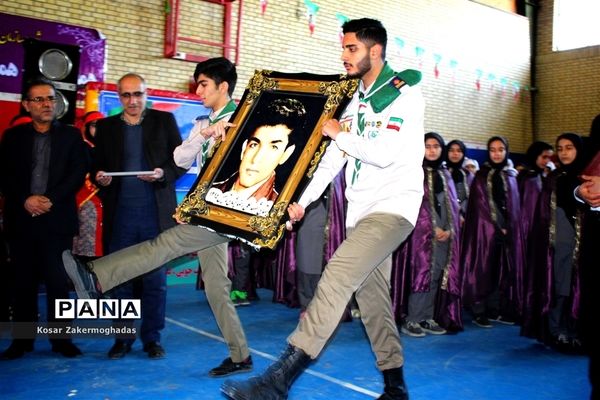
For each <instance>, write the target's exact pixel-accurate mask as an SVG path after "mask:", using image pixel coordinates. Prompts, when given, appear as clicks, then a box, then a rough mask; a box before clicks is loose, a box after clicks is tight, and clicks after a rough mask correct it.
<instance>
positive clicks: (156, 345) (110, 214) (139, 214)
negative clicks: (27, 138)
mask: <svg viewBox="0 0 600 400" xmlns="http://www.w3.org/2000/svg"><path fill="white" fill-rule="evenodd" d="M117 90H118V92H119V99H120V100H121V104H122V105H123V112H122V113H120V114H118V115H114V116H112V117H109V118H105V119H102V120H99V121H98V122H97V124H96V147H95V154H94V166H93V171H92V173H93V175H94V176H95V178H96V181H97V182H98V184H99V186H100V196H101V197H102V202H103V205H104V217H103V218H104V221H103V228H104V234H103V236H104V238H103V239H104V244H105V248H107V249H108V251H109V252H110V253H112V252H115V251H117V250H120V249H122V248H125V247H128V246H131V245H133V244H136V243H140V242H143V241H144V240H148V239H153V238H154V237H156V236H157V235H158V234H159V233H160V232H162V231H164V230H166V229H168V228H170V227H172V226H174V225H175V221H174V220H173V218H172V217H171V216H172V214H173V210H174V209H175V207H176V205H177V200H176V197H175V181H176V180H177V178H179V177H180V176H181V175H182V174H184V173H185V169H182V168H178V167H177V166H176V165H175V162H174V161H173V150H175V148H176V147H177V146H179V145H180V144H181V136H180V134H179V129H178V128H177V124H176V122H175V118H174V117H173V115H172V114H171V113H168V112H164V111H158V110H152V109H147V108H146V101H147V94H146V83H145V81H144V79H143V78H142V77H141V76H140V75H137V74H131V73H130V74H126V75H124V76H123V77H122V78H121V79H119V82H118V84H117ZM143 171H145V172H148V174H141V173H138V172H143ZM111 172H120V173H123V172H128V173H131V172H133V173H132V174H131V175H126V176H111V175H110V173H111ZM115 292H116V293H115V295H116V297H119V298H134V297H136V298H141V299H142V326H141V334H140V336H141V339H142V342H143V345H144V351H145V352H147V353H148V356H149V357H150V358H162V357H164V355H165V351H164V349H163V348H162V346H161V344H160V330H162V329H163V328H164V324H165V305H166V269H165V268H164V267H162V268H159V269H157V270H155V271H153V272H151V273H149V274H146V275H145V276H143V277H141V278H140V279H137V280H136V281H133V282H131V283H128V284H126V285H123V286H122V287H120V288H119V289H117V290H116V291H115ZM133 340H134V339H133V338H118V339H117V340H116V341H115V343H114V345H113V346H112V348H111V349H110V351H109V352H108V356H109V358H112V359H118V358H122V357H124V356H125V354H127V353H128V352H129V351H130V350H131V344H132V343H133Z"/></svg>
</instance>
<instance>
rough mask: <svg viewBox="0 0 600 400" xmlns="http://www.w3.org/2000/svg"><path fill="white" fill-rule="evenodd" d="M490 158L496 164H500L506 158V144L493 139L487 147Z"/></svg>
mask: <svg viewBox="0 0 600 400" xmlns="http://www.w3.org/2000/svg"><path fill="white" fill-rule="evenodd" d="M488 152H489V154H490V160H492V162H494V163H496V164H500V163H501V162H502V161H504V159H505V158H506V146H504V143H502V141H501V140H494V141H493V142H492V143H490V147H489V148H488Z"/></svg>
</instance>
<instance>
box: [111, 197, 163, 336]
mask: <svg viewBox="0 0 600 400" xmlns="http://www.w3.org/2000/svg"><path fill="white" fill-rule="evenodd" d="M159 231H160V229H159V226H158V217H157V211H156V207H152V206H150V207H140V206H134V207H127V205H121V206H119V207H118V208H117V211H116V215H115V223H114V228H113V232H112V235H111V241H110V244H109V251H110V252H111V253H114V252H115V251H117V250H120V249H123V248H125V247H129V246H132V245H134V244H137V243H141V242H144V241H146V240H149V239H154V238H155V237H156V236H157V235H158V234H159ZM111 297H112V298H118V299H132V298H134V299H141V303H142V326H141V331H140V337H141V339H142V343H144V344H146V343H148V342H153V341H155V342H159V341H160V331H161V330H162V329H163V328H164V327H165V306H166V301H167V274H166V268H165V266H162V267H161V268H159V269H156V270H154V271H152V272H150V273H148V274H145V275H143V276H141V277H140V278H137V279H135V280H133V281H131V282H127V283H125V284H123V285H121V286H119V287H117V288H115V289H113V290H112V291H111ZM128 324H130V322H124V321H118V322H117V323H116V325H119V326H125V325H128ZM128 341H129V342H133V340H132V339H128Z"/></svg>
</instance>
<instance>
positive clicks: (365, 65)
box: [348, 53, 371, 79]
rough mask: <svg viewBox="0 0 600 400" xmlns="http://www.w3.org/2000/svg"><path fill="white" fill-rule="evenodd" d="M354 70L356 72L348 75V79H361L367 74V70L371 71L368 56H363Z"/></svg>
mask: <svg viewBox="0 0 600 400" xmlns="http://www.w3.org/2000/svg"><path fill="white" fill-rule="evenodd" d="M356 68H357V69H358V71H356V72H355V73H353V74H348V77H349V78H353V79H354V78H359V79H360V78H362V77H363V76H364V75H365V74H366V73H367V72H369V70H371V59H370V58H369V54H368V53H367V55H366V56H364V57H363V58H362V60H360V61H359V62H358V64H356Z"/></svg>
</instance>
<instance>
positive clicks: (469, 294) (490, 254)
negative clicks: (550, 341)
mask: <svg viewBox="0 0 600 400" xmlns="http://www.w3.org/2000/svg"><path fill="white" fill-rule="evenodd" d="M496 173H500V174H502V181H503V183H504V189H505V194H506V212H507V221H506V224H507V235H506V237H505V238H501V236H500V235H501V233H500V232H499V228H498V225H497V216H496V210H495V207H494V204H493V203H494V201H493V199H492V177H493V175H494V174H496ZM498 240H502V241H504V245H503V246H502V254H494V249H495V248H496V241H498ZM523 251H524V249H523V240H522V235H521V213H520V199H519V191H518V188H517V180H516V176H515V173H514V171H512V170H508V169H502V170H497V169H493V168H491V167H490V165H489V164H488V163H485V164H484V166H483V167H482V168H481V170H479V171H478V172H477V174H476V175H475V179H474V180H473V184H472V185H471V192H470V194H469V205H468V209H467V215H466V220H465V224H464V226H463V240H462V248H461V259H462V262H461V264H462V265H463V268H464V271H465V272H464V281H463V303H464V304H465V305H472V304H474V303H477V302H481V301H484V300H485V299H486V297H487V296H488V295H490V294H491V293H492V292H493V291H494V290H495V289H496V288H498V287H499V289H500V296H501V298H504V299H505V300H508V301H509V303H510V307H512V308H514V309H513V310H511V311H512V312H515V313H516V316H520V314H521V308H522V304H523V300H522V288H523V264H524V254H523ZM496 257H497V258H496ZM494 265H499V270H498V271H494ZM495 275H496V276H495Z"/></svg>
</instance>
